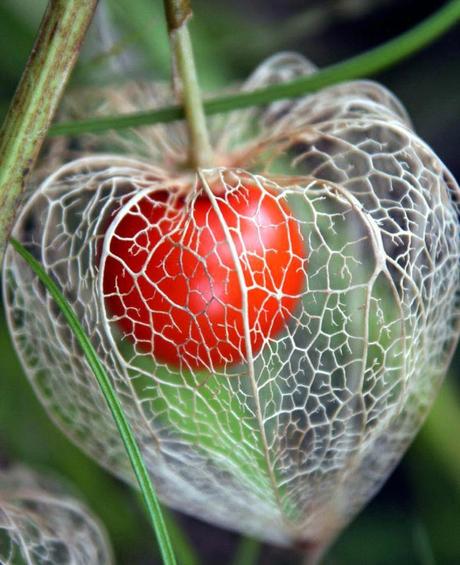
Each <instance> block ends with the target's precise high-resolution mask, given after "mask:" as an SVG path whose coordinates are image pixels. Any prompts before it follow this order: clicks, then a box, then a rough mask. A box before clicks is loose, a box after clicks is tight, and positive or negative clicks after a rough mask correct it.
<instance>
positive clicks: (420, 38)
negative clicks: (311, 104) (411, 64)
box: [49, 0, 460, 136]
mask: <svg viewBox="0 0 460 565" xmlns="http://www.w3.org/2000/svg"><path fill="white" fill-rule="evenodd" d="M459 20H460V0H451V1H450V2H448V3H447V4H446V5H445V6H443V7H442V8H440V9H439V10H438V11H437V12H435V13H434V14H433V15H432V16H430V17H428V18H427V19H426V20H424V21H423V22H421V23H420V24H418V25H417V26H415V27H413V28H412V29H411V30H409V31H407V32H406V33H403V34H402V35H400V36H398V37H396V38H395V39H392V40H390V41H388V42H387V43H384V44H383V45H380V46H379V47H376V48H375V49H371V50H370V51H367V52H366V53H363V54H362V55H357V56H356V57H352V58H351V59H347V60H346V61H343V62H341V63H337V64H336V65H332V66H330V67H326V68H325V69H323V70H320V71H318V72H317V73H315V74H313V75H309V76H306V77H302V78H299V79H296V80H293V81H290V82H285V83H282V84H274V85H270V86H267V87H265V88H260V89H257V90H254V91H252V92H240V93H237V94H232V95H229V96H222V97H219V98H214V99H212V100H208V101H205V102H204V104H203V106H204V111H205V113H206V114H207V115H212V114H219V113H222V112H231V111H232V110H239V109H242V108H248V107H251V106H260V105H263V104H268V103H270V102H274V101H275V100H281V99H283V98H294V97H296V96H302V95H304V94H307V93H309V92H315V91H317V90H320V89H321V88H324V87H326V86H330V85H332V84H336V83H338V82H341V81H345V80H353V79H357V78H362V77H367V76H371V75H374V74H376V73H378V72H379V71H382V70H383V69H385V68H388V67H390V66H392V65H395V64H396V63H399V62H400V61H402V60H403V59H406V58H408V57H409V56H410V55H413V54H414V53H416V52H417V51H419V50H420V49H422V48H423V47H425V46H426V45H428V44H429V43H431V42H433V41H434V40H435V39H437V38H438V37H440V36H441V35H442V34H443V33H445V32H446V31H448V30H449V29H450V28H451V27H453V26H454V25H455V24H456V23H457V22H458V21H459ZM184 116H185V114H184V109H183V108H182V106H177V105H175V106H167V107H165V108H160V109H158V110H153V111H150V112H139V113H133V114H128V115H125V116H108V117H103V118H92V119H88V120H81V121H74V122H63V123H60V124H59V123H58V124H56V125H55V126H53V127H52V128H51V129H50V132H49V133H50V135H52V136H57V135H77V134H80V133H99V132H103V131H107V130H109V129H123V128H129V127H138V126H144V125H148V124H156V123H167V122H174V121H176V120H181V119H183V118H184Z"/></svg>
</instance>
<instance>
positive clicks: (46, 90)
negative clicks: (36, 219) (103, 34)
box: [0, 0, 97, 259]
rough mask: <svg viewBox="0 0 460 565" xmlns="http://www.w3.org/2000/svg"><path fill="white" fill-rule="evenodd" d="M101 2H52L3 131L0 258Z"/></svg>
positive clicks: (0, 136)
mask: <svg viewBox="0 0 460 565" xmlns="http://www.w3.org/2000/svg"><path fill="white" fill-rule="evenodd" d="M96 4H97V0H74V1H69V0H50V2H49V3H48V8H47V10H46V12H45V15H44V17H43V20H42V22H41V25H40V30H39V33H38V36H37V39H36V41H35V44H34V47H33V49H32V53H31V55H30V58H29V60H28V62H27V65H26V67H25V70H24V72H23V75H22V78H21V81H20V82H19V85H18V87H17V90H16V93H15V95H14V98H13V101H12V103H11V106H10V109H9V111H8V114H7V116H6V118H5V121H4V123H3V126H2V129H1V132H0V155H1V168H0V259H1V257H2V256H3V253H4V249H5V246H6V242H7V239H8V235H9V232H10V230H11V226H12V223H13V221H14V218H15V215H16V210H17V207H18V204H19V201H20V198H21V195H22V193H23V190H24V186H25V183H26V180H27V177H28V175H29V172H30V170H31V169H32V167H33V165H34V163H35V160H36V158H37V155H38V152H39V151H40V148H41V146H42V143H43V141H44V139H45V137H46V133H47V130H48V127H49V124H50V122H51V120H52V118H53V116H54V113H55V111H56V108H57V105H58V103H59V100H60V98H61V95H62V93H63V91H64V87H65V85H66V83H67V80H68V78H69V76H70V73H71V71H72V69H73V67H74V64H75V62H76V60H77V57H78V53H79V51H80V45H81V43H82V41H83V38H84V36H85V34H86V30H87V29H88V26H89V24H90V22H91V18H92V16H93V13H94V10H95V8H96Z"/></svg>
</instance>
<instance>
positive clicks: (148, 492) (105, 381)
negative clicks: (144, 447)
mask: <svg viewBox="0 0 460 565" xmlns="http://www.w3.org/2000/svg"><path fill="white" fill-rule="evenodd" d="M10 242H11V245H12V246H13V247H14V249H15V250H16V251H17V252H18V253H19V255H21V257H22V258H23V259H24V260H25V261H26V263H27V264H28V265H29V267H30V268H31V269H32V270H33V272H34V273H35V274H36V275H37V277H38V278H39V279H40V281H41V282H42V284H43V285H44V286H45V287H46V289H47V291H48V292H49V294H50V296H51V297H52V298H53V299H54V300H55V302H56V304H57V306H58V307H59V309H60V310H61V312H62V314H63V316H64V317H65V319H66V321H67V323H68V325H69V327H70V329H71V330H72V332H73V334H74V336H75V337H76V339H77V341H78V343H79V345H80V347H81V349H82V351H83V354H84V356H85V358H86V361H87V363H88V365H89V366H90V368H91V370H92V372H93V374H94V376H95V377H96V379H97V382H98V384H99V386H100V389H101V391H102V394H103V395H104V398H105V400H106V402H107V404H108V406H109V409H110V411H111V413H112V416H113V419H114V420H115V423H116V425H117V428H118V431H119V433H120V436H121V438H122V440H123V443H124V446H125V448H126V452H127V454H128V457H129V460H130V462H131V465H132V468H133V471H134V474H135V476H136V478H137V481H138V484H139V487H140V490H141V493H142V496H143V498H144V502H145V505H146V507H147V510H148V513H149V517H150V520H151V522H152V525H153V528H154V531H155V533H156V536H157V540H158V545H159V546H160V552H161V555H162V557H163V562H164V563H165V565H175V563H176V560H175V557H174V552H173V549H172V545H171V541H170V539H169V535H168V531H167V529H166V525H165V522H164V519H163V515H162V512H161V507H160V503H159V501H158V498H157V495H156V493H155V489H154V487H153V485H152V483H151V481H150V477H149V474H148V471H147V468H146V467H145V463H144V460H143V458H142V454H141V451H140V449H139V446H138V445H137V442H136V439H135V436H134V433H133V431H132V429H131V426H130V425H129V422H128V420H127V419H126V417H125V414H124V412H123V408H122V406H121V403H120V400H119V399H118V396H117V394H116V392H115V390H114V388H113V386H112V383H111V381H110V378H109V376H108V374H107V372H106V370H105V368H104V365H103V364H102V363H101V361H100V359H99V357H98V356H97V353H96V350H95V349H94V347H93V345H92V343H91V341H90V340H89V338H88V336H87V335H86V334H85V332H84V330H83V328H82V326H81V324H80V322H79V320H78V318H77V316H76V314H75V312H74V311H73V310H72V308H71V306H70V305H69V304H68V302H67V301H66V299H65V297H64V295H63V294H62V293H61V291H60V290H59V288H58V287H57V285H56V283H55V282H54V281H53V280H52V279H51V277H50V276H49V275H48V274H47V273H46V272H45V270H44V269H43V267H42V266H41V265H40V263H39V262H38V261H37V260H36V259H35V257H34V256H33V255H31V253H30V252H29V251H27V249H26V248H25V247H24V246H23V245H22V244H21V243H19V241H17V240H15V239H13V238H11V240H10Z"/></svg>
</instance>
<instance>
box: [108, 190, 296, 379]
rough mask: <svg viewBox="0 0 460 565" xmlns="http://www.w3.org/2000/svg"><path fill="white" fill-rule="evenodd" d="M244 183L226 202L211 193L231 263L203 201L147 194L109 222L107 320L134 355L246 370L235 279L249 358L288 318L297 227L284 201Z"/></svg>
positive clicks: (293, 298)
mask: <svg viewBox="0 0 460 565" xmlns="http://www.w3.org/2000/svg"><path fill="white" fill-rule="evenodd" d="M241 183H242V184H241V186H239V187H238V188H237V189H233V190H231V191H228V192H227V193H225V192H223V190H224V189H223V187H219V186H213V190H214V192H215V193H216V194H217V193H219V196H218V198H217V203H218V208H219V210H220V213H221V214H222V217H223V219H224V221H225V224H226V226H227V228H226V229H227V230H228V232H229V233H230V237H231V240H232V241H233V244H234V249H233V253H232V249H231V247H232V246H231V245H229V243H228V241H229V240H228V232H227V233H226V230H225V229H224V227H223V225H222V220H221V218H219V215H218V213H217V212H216V210H215V208H214V207H213V205H212V202H211V200H210V199H209V198H208V197H207V196H205V195H203V196H200V197H198V198H197V199H195V200H194V202H193V204H192V205H190V204H189V205H187V204H185V203H184V200H183V199H181V198H179V197H176V198H174V199H173V203H171V197H170V198H169V200H168V203H166V200H167V197H166V195H165V193H161V194H158V193H152V194H151V195H149V196H146V197H144V198H143V199H141V200H140V201H138V202H137V203H136V204H134V205H133V206H132V208H131V209H130V211H129V212H128V213H126V214H125V215H124V217H123V218H121V219H119V221H118V220H117V218H115V220H114V221H118V225H117V226H116V228H115V231H114V234H113V236H112V238H111V241H110V246H109V249H110V255H109V256H108V258H107V260H106V263H105V268H104V272H103V288H104V293H105V295H106V303H107V306H108V309H109V311H110V312H111V313H112V315H113V316H115V317H116V318H117V319H118V324H119V327H120V329H121V331H122V332H123V333H124V334H125V335H126V336H128V337H129V338H130V339H131V340H132V341H134V342H135V344H136V347H137V348H138V350H139V351H140V352H149V353H151V354H152V355H153V356H154V358H155V359H156V360H157V361H160V362H166V363H168V364H170V365H174V366H180V367H183V368H187V367H188V368H193V369H202V368H218V367H222V366H224V365H226V364H233V363H239V362H242V361H245V360H247V350H246V341H245V324H244V319H245V318H244V316H243V292H242V288H241V284H240V279H239V276H238V269H240V275H242V277H243V278H244V288H243V291H244V292H247V317H246V320H247V323H248V329H249V337H250V344H251V349H252V354H253V355H255V354H256V353H257V352H258V351H259V350H260V348H261V347H262V345H263V343H264V340H265V339H266V338H269V337H274V336H276V335H277V334H278V333H279V332H280V331H281V330H282V329H283V328H284V327H285V325H286V324H287V322H288V321H289V319H290V318H291V316H292V314H293V312H294V310H295V309H296V307H297V305H298V302H299V300H300V294H301V292H302V288H303V286H304V283H305V272H306V249H305V246H304V242H303V238H302V235H301V233H300V230H299V225H298V223H297V222H296V220H295V219H294V218H293V216H292V214H291V212H290V210H289V208H288V206H287V204H286V203H285V202H284V201H283V198H282V197H281V198H280V197H277V196H276V195H275V193H273V192H270V191H268V190H267V189H264V188H261V187H260V186H258V185H257V184H255V183H254V181H252V180H249V179H242V180H241ZM220 192H222V193H220ZM235 251H236V255H237V257H238V259H237V260H238V264H239V267H238V268H237V265H236V263H235ZM246 289H247V290H246Z"/></svg>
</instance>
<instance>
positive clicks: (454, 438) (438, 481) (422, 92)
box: [0, 0, 460, 565]
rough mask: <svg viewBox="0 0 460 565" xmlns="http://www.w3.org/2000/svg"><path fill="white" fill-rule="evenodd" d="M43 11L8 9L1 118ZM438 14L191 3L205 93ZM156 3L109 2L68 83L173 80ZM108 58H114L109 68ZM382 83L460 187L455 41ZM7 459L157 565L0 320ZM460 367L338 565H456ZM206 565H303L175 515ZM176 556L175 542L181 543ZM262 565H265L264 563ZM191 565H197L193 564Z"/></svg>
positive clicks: (333, 53) (414, 8) (403, 0)
mask: <svg viewBox="0 0 460 565" xmlns="http://www.w3.org/2000/svg"><path fill="white" fill-rule="evenodd" d="M45 4H46V2H45V1H44V0H20V1H19V2H18V1H17V0H1V2H0V38H1V41H0V77H1V79H0V114H2V115H3V114H4V113H5V111H6V109H7V107H8V103H9V101H10V99H11V97H12V95H13V92H14V88H15V86H16V84H17V82H18V80H19V77H20V74H21V71H22V68H23V67H24V63H25V61H26V59H27V56H28V53H29V52H30V49H31V46H32V43H33V38H34V34H35V32H36V30H37V27H38V24H39V21H40V18H41V15H42V13H43V10H44V7H45ZM440 5H441V2H440V1H439V0H432V1H426V2H424V3H423V6H422V3H421V2H419V1H409V0H317V1H315V0H303V1H302V0H290V1H287V0H252V1H251V2H247V1H244V0H235V1H233V2H225V1H224V0H213V1H211V0H195V1H194V8H195V18H194V20H193V23H192V33H193V40H194V44H195V49H196V56H197V60H198V68H199V73H200V78H201V81H202V84H203V86H204V87H205V88H206V89H210V90H216V89H218V88H219V87H222V86H225V85H227V84H229V83H230V82H232V81H234V80H240V79H243V78H244V77H245V76H247V74H248V73H249V72H250V71H251V70H252V69H253V68H254V66H256V65H257V64H258V63H259V62H260V61H261V60H263V59H264V58H265V57H267V56H269V55H271V54H272V53H275V52H277V51H280V50H296V51H299V52H301V53H303V54H304V55H306V56H307V57H309V58H310V59H312V60H313V61H314V62H315V63H316V64H318V65H319V66H325V65H328V64H330V63H334V62H337V61H340V60H342V59H344V58H346V57H348V56H351V55H353V54H356V53H358V52H361V51H364V50H366V49H368V48H370V47H372V46H374V45H376V44H378V43H380V42H382V41H384V40H386V39H388V38H390V37H392V36H394V35H396V34H398V33H400V32H402V31H403V30H405V29H407V28H409V27H410V26H412V25H414V24H415V23H416V22H418V21H419V20H421V19H422V18H423V17H425V16H427V15H428V14H429V13H431V12H432V11H433V10H435V9H436V8H438V7H439V6H440ZM163 21H164V20H163V15H162V2H161V0H131V1H130V2H125V1H123V0H108V1H107V2H103V3H102V4H101V13H100V14H99V15H98V18H97V20H96V22H95V24H96V25H94V26H93V28H92V30H91V33H90V36H89V38H88V41H87V42H86V45H85V49H84V52H83V54H82V57H81V61H80V63H79V66H78V68H77V70H76V71H75V73H74V77H73V82H74V83H78V84H91V83H99V84H106V83H108V82H116V81H117V80H121V79H123V78H126V77H127V76H132V77H144V78H149V77H152V78H167V77H168V75H169V56H168V45H167V40H166V33H165V28H164V23H163ZM111 45H115V46H116V48H115V49H114V50H112V52H116V56H111V57H109V56H107V55H106V54H105V55H104V53H106V52H107V51H109V50H110V48H111ZM377 80H379V81H380V82H382V83H383V84H385V85H386V86H387V87H389V88H390V89H391V90H393V91H394V92H395V93H396V95H397V96H398V97H400V98H401V100H402V101H403V103H404V104H405V105H406V107H407V109H408V110H409V113H410V115H411V117H412V119H413V122H414V124H415V127H416V129H417V131H418V132H419V134H420V135H421V136H422V137H423V138H424V139H425V140H426V141H427V142H428V143H429V144H430V145H431V146H432V147H433V148H434V150H435V151H436V152H437V154H438V155H439V156H440V157H441V159H442V160H443V161H444V162H445V163H446V164H447V166H448V167H449V168H450V169H451V171H452V172H453V173H454V175H455V176H456V178H459V177H460V156H459V149H458V148H459V147H460V127H459V126H460V120H459V114H460V95H459V92H460V28H457V29H454V30H452V31H451V32H450V33H448V34H447V35H446V36H444V37H443V38H442V39H441V40H440V41H438V42H437V43H436V44H434V45H432V46H430V47H429V48H427V49H425V50H424V51H423V52H422V53H420V54H418V55H417V56H415V57H413V58H411V59H410V60H409V61H406V62H404V63H403V64H400V65H398V66H397V67H395V68H393V69H391V70H388V71H386V72H385V73H382V74H381V75H379V77H377ZM0 375H1V380H0V458H1V462H2V463H3V464H8V462H9V461H13V460H14V461H18V462H22V463H24V464H27V465H29V466H31V467H33V468H35V469H38V470H43V471H45V472H46V471H52V472H54V473H56V472H57V473H59V474H61V475H62V476H64V477H66V478H67V479H68V480H70V481H71V482H72V483H73V485H74V487H75V489H76V491H77V492H78V493H79V494H80V496H81V497H82V498H83V499H84V500H85V501H86V502H87V503H88V504H89V506H90V507H91V508H92V509H93V511H94V512H95V513H96V514H97V515H98V516H99V517H100V518H101V519H102V521H103V522H104V523H105V525H106V527H107V528H108V531H109V535H110V538H111V541H112V544H113V546H114V548H115V552H116V556H117V562H118V563H123V564H132V565H141V564H144V563H156V562H159V559H158V555H157V554H156V553H155V542H154V539H153V537H152V533H151V530H150V528H149V526H148V523H147V520H146V518H145V516H144V513H143V510H142V507H141V505H140V504H139V501H138V499H137V495H136V493H134V492H132V491H131V490H130V489H128V488H127V487H126V486H125V485H123V484H122V483H120V482H118V481H117V480H115V479H114V478H112V477H111V476H110V475H108V474H107V473H106V472H104V471H103V470H101V469H100V468H99V467H97V466H96V465H95V464H94V463H93V462H92V461H90V460H89V459H88V458H87V457H85V456H84V455H83V454H82V453H81V452H80V451H79V450H78V449H77V448H75V447H74V446H73V445H72V444H70V442H69V441H68V440H67V439H66V437H65V436H64V435H63V434H62V433H61V432H60V431H58V430H57V429H56V428H55V427H54V426H53V424H52V423H51V422H50V421H49V419H48V418H47V416H46V415H45V413H44V411H43V409H42V408H41V406H40V404H39V403H38V401H37V400H36V398H35V397H34V395H33V393H32V391H31V389H30V386H29V384H28V382H27V381H26V379H25V377H24V374H23V372H22V370H21V367H20V364H19V362H18V359H17V358H16V355H15V352H14V350H13V348H12V346H11V343H10V341H9V337H8V334H7V330H6V327H5V323H4V320H3V316H2V318H1V319H0ZM459 377H460V357H459V355H458V354H457V357H456V358H455V359H454V363H453V364H452V368H451V371H450V374H449V375H448V378H447V381H446V383H445V385H444V387H443V389H442V391H441V394H440V395H439V397H438V399H437V401H436V403H435V405H434V408H433V410H432V412H431V414H430V416H429V418H428V420H427V422H426V424H425V426H424V428H423V429H422V431H421V432H420V433H419V435H418V437H417V439H416V441H415V442H414V444H413V445H412V447H411V448H410V450H409V452H408V453H407V454H406V456H405V457H404V459H403V461H402V463H401V464H400V465H399V467H398V468H397V470H396V471H395V473H394V474H393V475H392V477H391V478H390V479H389V480H388V482H387V483H386V485H385V486H384V488H383V489H382V491H381V492H380V493H379V494H378V495H377V497H376V498H375V499H374V500H373V501H372V502H371V503H370V504H369V505H368V507H367V508H366V509H365V510H364V511H363V512H362V513H361V515H360V516H359V517H358V518H357V519H356V520H355V521H354V522H353V523H352V524H351V525H350V526H349V527H348V529H347V530H346V531H345V532H344V533H343V534H342V536H341V537H340V539H339V540H338V541H337V543H336V544H335V546H334V547H333V548H332V550H331V552H330V553H329V555H328V556H327V558H326V561H325V562H326V563H330V564H334V563H335V564H338V565H340V564H352V563H363V564H364V563H365V564H387V563H388V564H390V563H391V564H393V563H396V564H399V563H401V564H403V563H404V564H411V563H419V564H422V565H431V564H433V563H441V564H450V563H452V564H455V563H460V402H459V399H460V394H459ZM175 519H176V520H177V522H178V523H179V524H180V525H181V526H182V527H183V529H184V531H185V534H186V536H187V538H188V539H189V540H190V541H191V543H192V544H193V546H194V547H195V548H196V551H197V553H198V554H199V555H200V557H201V558H202V562H203V563H232V562H234V563H236V562H237V563H239V564H241V565H244V564H246V563H255V562H257V563H266V564H269V563H270V564H275V563H276V564H284V563H286V564H287V563H300V558H299V555H296V554H295V553H294V552H289V551H286V550H281V549H278V548H274V547H269V546H267V545H264V546H259V545H256V544H253V543H251V542H250V541H247V540H241V538H240V537H239V536H237V535H235V534H232V533H230V532H226V531H222V530H220V529H217V528H214V527H212V526H210V525H208V524H204V523H201V522H199V521H197V520H194V519H191V518H187V517H185V516H181V515H175ZM177 543H179V542H177ZM256 560H257V561H256ZM190 565H192V564H191V563H190Z"/></svg>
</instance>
